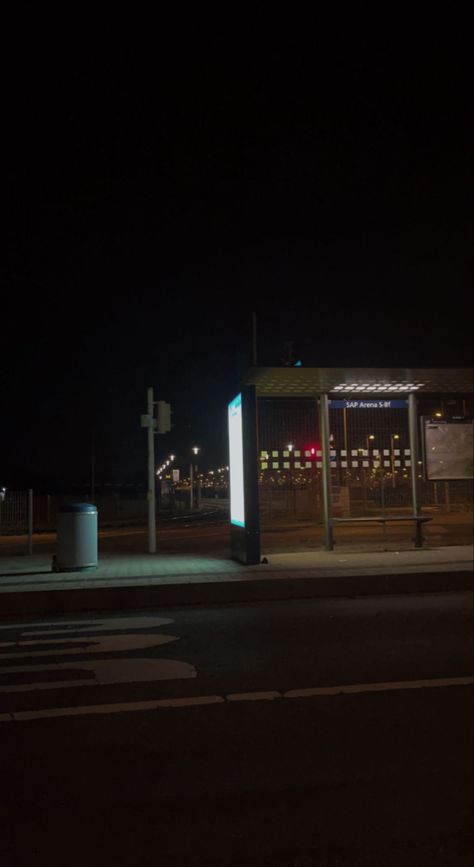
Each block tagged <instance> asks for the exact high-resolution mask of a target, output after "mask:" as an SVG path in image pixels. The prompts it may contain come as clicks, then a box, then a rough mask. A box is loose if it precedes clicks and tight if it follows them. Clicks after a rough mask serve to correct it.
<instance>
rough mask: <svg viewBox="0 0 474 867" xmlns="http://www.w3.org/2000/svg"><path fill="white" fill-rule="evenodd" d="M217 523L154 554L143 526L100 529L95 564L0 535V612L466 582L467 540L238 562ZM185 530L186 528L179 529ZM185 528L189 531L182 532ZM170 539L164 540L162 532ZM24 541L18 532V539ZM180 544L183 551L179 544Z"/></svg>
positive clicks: (50, 542) (174, 534) (50, 543)
mask: <svg viewBox="0 0 474 867" xmlns="http://www.w3.org/2000/svg"><path fill="white" fill-rule="evenodd" d="M223 530H224V528H222V526H216V525H212V524H208V525H206V526H199V527H191V528H189V527H188V528H180V529H178V530H175V528H173V531H170V532H169V534H168V536H166V533H165V532H164V533H163V539H162V540H161V543H160V537H159V545H158V551H157V553H156V554H154V555H151V554H143V553H139V550H138V551H137V547H138V549H139V547H140V545H141V546H142V549H143V547H145V545H144V543H145V541H146V535H145V533H144V531H143V529H139V530H137V529H136V528H134V529H128V530H127V529H126V528H125V529H124V528H122V529H120V530H116V531H111V530H108V531H104V532H103V533H101V536H100V540H99V561H98V566H97V568H96V569H94V570H93V571H88V572H59V573H56V572H53V571H52V553H53V551H54V549H55V537H54V536H53V535H52V534H50V535H49V536H47V537H44V536H43V537H38V538H36V539H35V545H34V550H35V551H37V552H38V553H35V554H33V555H31V556H28V555H25V554H24V553H23V554H21V555H19V554H12V553H11V552H12V550H14V551H15V550H17V549H16V548H15V545H17V544H18V540H15V539H13V538H11V539H10V541H9V542H6V541H5V539H3V540H1V541H2V545H1V546H0V555H1V556H0V619H2V618H8V617H12V616H13V617H14V616H43V615H47V614H49V615H53V614H60V613H62V612H69V613H71V612H72V611H89V610H101V611H102V610H121V609H123V608H147V607H150V606H155V605H176V604H178V605H182V604H196V603H213V602H214V603H215V602H233V601H238V602H244V601H257V600H269V599H288V598H307V597H324V596H327V597H330V596H344V595H345V596H357V595H371V594H386V593H400V592H403V593H405V592H444V591H447V590H448V591H449V590H451V589H452V590H457V591H458V590H470V589H472V567H473V548H472V546H471V545H452V546H446V547H435V546H430V547H425V548H421V549H415V548H407V547H405V548H403V547H401V546H400V550H389V551H384V550H380V549H378V550H377V549H376V550H372V551H362V552H361V551H351V550H344V549H342V548H339V546H336V550H334V551H324V550H322V549H318V550H313V551H304V552H300V553H291V554H288V553H287V554H285V553H273V554H268V556H267V557H266V558H265V559H266V562H262V563H261V564H259V565H255V566H243V565H242V564H239V563H236V562H235V561H233V560H231V559H230V557H229V553H228V548H227V547H226V544H225V542H226V537H225V535H224V534H223ZM183 532H184V536H183ZM186 533H188V536H186ZM170 540H171V541H170ZM21 543H22V545H23V550H24V544H25V540H24V537H23V539H22V542H21ZM180 548H182V549H183V553H178V551H179V550H180Z"/></svg>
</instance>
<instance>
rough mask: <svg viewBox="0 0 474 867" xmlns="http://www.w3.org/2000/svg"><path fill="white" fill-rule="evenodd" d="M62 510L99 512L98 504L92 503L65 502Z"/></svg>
mask: <svg viewBox="0 0 474 867" xmlns="http://www.w3.org/2000/svg"><path fill="white" fill-rule="evenodd" d="M60 512H61V513H62V512H89V513H90V512H97V506H93V505H92V503H65V504H64V506H61V509H60Z"/></svg>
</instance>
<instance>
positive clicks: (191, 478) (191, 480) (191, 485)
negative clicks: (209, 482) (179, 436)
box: [189, 446, 200, 509]
mask: <svg viewBox="0 0 474 867" xmlns="http://www.w3.org/2000/svg"><path fill="white" fill-rule="evenodd" d="M191 452H192V453H193V455H195V456H197V455H198V454H199V452H200V448H199V446H193V447H192V449H191ZM193 460H194V459H193V458H191V463H190V464H189V496H190V502H189V505H190V507H191V509H194V470H195V469H196V476H197V469H198V468H197V465H196V467H194V463H193Z"/></svg>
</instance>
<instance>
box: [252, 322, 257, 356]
mask: <svg viewBox="0 0 474 867" xmlns="http://www.w3.org/2000/svg"><path fill="white" fill-rule="evenodd" d="M252 364H253V366H254V367H256V366H257V314H256V313H255V312H254V313H252Z"/></svg>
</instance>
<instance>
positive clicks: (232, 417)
mask: <svg viewBox="0 0 474 867" xmlns="http://www.w3.org/2000/svg"><path fill="white" fill-rule="evenodd" d="M228 417H229V467H230V522H231V524H235V525H236V526H238V527H245V508H244V452H243V438H242V395H241V394H238V395H237V397H235V398H234V400H231V402H230V403H229V414H228Z"/></svg>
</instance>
